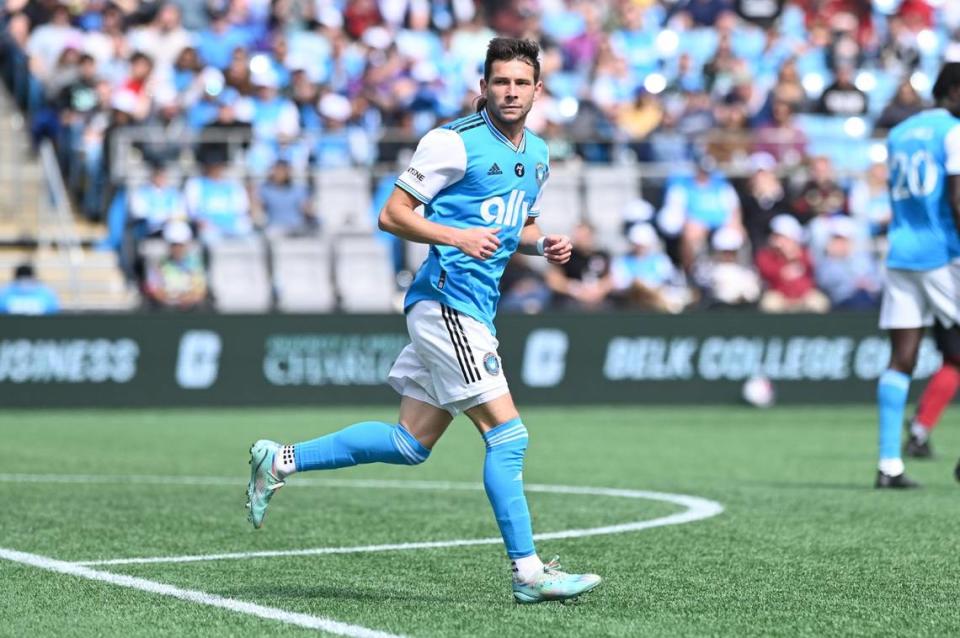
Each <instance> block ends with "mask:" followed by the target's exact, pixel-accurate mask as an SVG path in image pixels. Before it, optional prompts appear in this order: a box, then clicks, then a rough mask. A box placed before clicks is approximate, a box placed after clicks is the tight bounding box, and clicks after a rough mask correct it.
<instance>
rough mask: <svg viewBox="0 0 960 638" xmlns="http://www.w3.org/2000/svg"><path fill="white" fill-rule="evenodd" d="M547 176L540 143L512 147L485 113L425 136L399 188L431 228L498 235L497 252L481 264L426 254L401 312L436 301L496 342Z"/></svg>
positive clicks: (527, 135)
mask: <svg viewBox="0 0 960 638" xmlns="http://www.w3.org/2000/svg"><path fill="white" fill-rule="evenodd" d="M549 171H550V169H549V159H548V154H547V145H546V143H545V142H544V141H543V140H542V139H540V138H539V137H537V136H536V135H534V134H533V133H531V132H530V131H528V130H525V131H524V135H523V138H522V139H521V141H520V144H519V146H514V145H513V143H511V142H510V140H508V139H507V138H506V137H505V136H504V135H503V134H502V133H501V132H500V131H499V130H498V129H497V128H496V127H495V126H494V125H493V123H492V122H491V121H490V118H489V117H488V115H487V112H486V110H485V109H484V110H482V111H480V112H479V113H478V114H476V115H471V116H468V117H465V118H460V119H459V120H454V121H453V122H450V123H449V124H447V125H445V126H443V127H441V128H438V129H433V130H431V131H430V132H428V133H427V134H426V135H424V136H423V139H421V140H420V144H419V145H418V146H417V150H416V151H415V152H414V155H413V158H412V159H411V160H410V166H409V168H407V170H406V171H405V172H404V173H402V174H401V175H400V177H399V178H398V179H397V182H396V185H397V186H398V187H400V188H402V189H403V190H405V191H407V192H408V193H410V194H411V195H413V196H414V197H416V198H417V199H418V200H420V201H421V202H423V203H424V215H425V217H426V218H427V219H429V220H430V221H432V222H436V223H438V224H444V225H447V226H453V227H455V228H478V227H489V228H499V229H500V232H499V234H498V235H497V237H498V238H499V240H500V247H499V248H498V249H497V251H496V252H495V253H494V254H493V256H491V257H489V258H488V259H485V260H483V259H475V258H474V257H470V256H469V255H467V254H465V253H463V252H461V251H460V250H459V249H457V248H454V247H453V246H438V245H433V246H431V247H430V252H429V253H428V255H427V259H426V260H425V261H424V262H423V264H422V265H421V266H420V270H419V271H417V275H416V277H415V278H414V281H413V284H412V285H411V286H410V290H409V291H407V297H406V300H405V302H404V307H405V310H409V309H410V308H411V307H412V306H413V305H414V304H415V303H417V302H418V301H424V300H432V301H437V302H439V303H441V304H443V305H445V306H449V307H451V308H454V309H456V310H459V311H460V312H462V313H464V314H466V315H468V316H471V317H473V318H474V319H476V320H478V321H480V322H482V323H484V324H486V325H487V327H488V328H489V329H490V332H491V333H492V334H496V329H495V328H494V325H493V319H494V316H495V315H496V312H497V302H498V301H499V300H500V278H501V277H502V275H503V270H504V268H505V267H506V265H507V262H508V261H509V260H510V257H511V256H512V255H513V253H514V252H516V250H517V246H518V244H519V241H520V231H521V230H522V229H523V226H524V224H525V223H526V221H527V219H528V218H530V217H536V216H538V215H539V214H540V193H541V192H542V189H543V186H544V184H545V182H546V181H547V178H548V177H549Z"/></svg>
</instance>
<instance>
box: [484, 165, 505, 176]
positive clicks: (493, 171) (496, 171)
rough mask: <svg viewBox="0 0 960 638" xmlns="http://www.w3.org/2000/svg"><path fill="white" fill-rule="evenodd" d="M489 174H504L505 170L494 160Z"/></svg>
mask: <svg viewBox="0 0 960 638" xmlns="http://www.w3.org/2000/svg"><path fill="white" fill-rule="evenodd" d="M487 175H503V171H501V170H500V167H499V166H497V163H496V162H494V163H493V166H491V167H490V170H489V171H487Z"/></svg>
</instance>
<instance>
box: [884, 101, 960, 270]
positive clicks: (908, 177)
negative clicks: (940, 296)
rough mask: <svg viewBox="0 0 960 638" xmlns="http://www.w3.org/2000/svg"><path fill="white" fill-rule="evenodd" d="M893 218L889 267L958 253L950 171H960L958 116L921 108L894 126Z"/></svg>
mask: <svg viewBox="0 0 960 638" xmlns="http://www.w3.org/2000/svg"><path fill="white" fill-rule="evenodd" d="M887 149H888V156H889V159H888V162H889V165H890V178H889V186H890V201H891V206H892V208H893V221H892V222H891V223H890V230H889V231H888V234H887V236H888V239H889V243H890V251H889V254H888V255H887V266H889V267H890V268H898V269H902V270H933V269H935V268H939V267H941V266H944V265H946V264H948V263H950V261H951V260H953V259H955V258H957V257H960V236H958V234H957V227H956V225H955V223H954V221H953V213H952V209H951V206H950V202H949V196H948V192H947V190H948V189H947V175H956V174H960V119H957V118H956V117H954V116H953V115H951V114H950V113H949V112H948V111H947V110H945V109H933V110H929V111H924V112H923V113H918V114H917V115H914V116H912V117H910V118H908V119H907V120H905V121H904V122H902V123H900V124H899V125H897V126H896V127H894V128H893V130H891V131H890V136H889V138H888V140H887Z"/></svg>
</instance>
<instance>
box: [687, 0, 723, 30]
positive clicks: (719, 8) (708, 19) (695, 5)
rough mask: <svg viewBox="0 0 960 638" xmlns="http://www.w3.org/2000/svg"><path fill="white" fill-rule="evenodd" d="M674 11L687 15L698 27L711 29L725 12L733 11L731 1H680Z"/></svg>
mask: <svg viewBox="0 0 960 638" xmlns="http://www.w3.org/2000/svg"><path fill="white" fill-rule="evenodd" d="M676 10H677V11H683V12H684V13H687V14H688V15H689V16H690V18H691V20H692V21H693V24H694V25H696V26H698V27H712V26H713V25H714V24H715V23H716V22H717V19H718V18H719V17H720V16H721V15H722V14H723V13H724V12H725V11H732V10H733V0H680V2H678V3H677V5H676Z"/></svg>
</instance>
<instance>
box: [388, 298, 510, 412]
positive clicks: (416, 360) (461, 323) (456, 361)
mask: <svg viewBox="0 0 960 638" xmlns="http://www.w3.org/2000/svg"><path fill="white" fill-rule="evenodd" d="M407 331H408V332H409V333H410V340H411V342H412V343H410V344H409V345H408V346H407V347H406V348H404V349H403V351H402V352H400V356H399V357H397V360H396V362H394V364H393V367H392V368H391V369H390V375H389V377H388V379H387V380H388V381H389V383H390V385H391V386H392V387H393V389H394V390H396V391H397V392H399V393H400V394H401V395H403V396H408V397H411V398H413V399H417V400H418V401H423V402H424V403H429V404H430V405H433V406H436V407H438V408H442V409H444V410H446V411H447V412H449V413H450V414H452V415H454V416H456V415H457V414H458V413H460V412H462V411H464V410H469V409H470V408H472V407H474V406H477V405H480V404H482V403H487V402H488V401H492V400H493V399H496V398H497V397H500V396H502V395H504V394H506V393H507V392H509V391H510V389H509V388H508V387H507V380H506V378H505V377H504V375H503V366H502V362H501V361H500V355H498V354H497V346H499V345H500V343H499V342H498V341H497V339H496V337H494V336H493V335H492V334H491V333H490V329H489V328H487V326H486V325H485V324H483V323H481V322H479V321H477V320H476V319H474V318H473V317H468V316H467V315H465V314H463V313H461V312H457V311H456V310H454V309H452V308H450V307H448V306H444V305H441V304H439V303H437V302H435V301H419V302H417V303H416V304H414V306H413V308H411V309H410V311H409V312H408V313H407Z"/></svg>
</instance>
